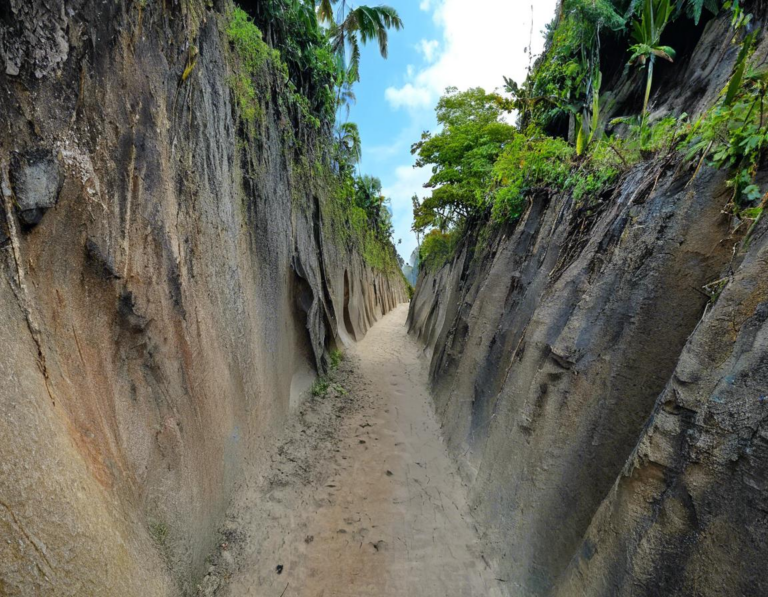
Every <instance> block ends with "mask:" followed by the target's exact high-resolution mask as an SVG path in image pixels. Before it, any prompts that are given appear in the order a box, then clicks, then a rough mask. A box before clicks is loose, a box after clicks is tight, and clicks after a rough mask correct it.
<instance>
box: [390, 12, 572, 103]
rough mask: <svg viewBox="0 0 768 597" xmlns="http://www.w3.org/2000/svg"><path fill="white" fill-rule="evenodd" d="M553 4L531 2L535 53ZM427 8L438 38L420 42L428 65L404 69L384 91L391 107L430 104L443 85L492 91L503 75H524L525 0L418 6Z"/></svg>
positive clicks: (527, 22) (526, 39) (528, 14)
mask: <svg viewBox="0 0 768 597" xmlns="http://www.w3.org/2000/svg"><path fill="white" fill-rule="evenodd" d="M531 2H532V0H531ZM556 3H557V0H536V3H535V5H534V6H533V37H532V41H533V53H534V55H535V54H538V53H539V52H540V51H541V49H542V45H543V36H542V35H541V30H542V29H543V28H544V25H545V24H546V22H547V21H549V20H550V19H551V18H552V15H553V14H554V11H555V5H556ZM425 6H426V8H425ZM430 7H434V13H433V19H434V21H435V23H436V24H437V25H438V27H440V28H441V29H442V30H443V39H442V42H440V41H438V40H432V41H427V40H422V41H421V42H420V44H419V51H420V52H421V53H422V54H423V55H424V57H425V59H426V61H427V62H428V63H431V64H428V65H427V66H425V67H424V68H422V69H420V70H418V71H416V72H415V73H414V72H407V73H406V79H405V83H404V84H403V85H402V86H401V87H389V88H388V89H387V90H386V92H385V93H386V99H387V101H388V102H389V103H390V105H391V106H392V107H394V108H401V107H407V108H416V107H424V106H427V105H430V104H433V103H434V102H436V101H437V99H438V98H439V97H440V95H441V94H442V93H443V91H444V90H445V88H446V87H448V86H455V87H458V88H459V89H468V88H470V87H477V86H480V87H483V88H485V89H486V90H488V91H491V90H493V89H496V88H498V87H500V86H501V85H502V84H503V79H502V76H503V75H506V76H509V77H512V78H513V79H515V80H517V81H522V80H523V79H524V78H525V74H526V71H527V67H528V64H529V57H528V54H527V53H524V50H525V48H526V47H527V46H528V43H529V40H531V14H532V13H531V9H532V6H531V3H529V2H528V1H527V0H526V1H523V0H475V1H474V2H473V3H472V4H471V5H469V4H467V2H466V0H435V1H434V3H433V0H423V1H422V3H421V5H420V8H422V10H428V9H429V8H430ZM438 46H439V47H440V48H441V51H439V52H438Z"/></svg>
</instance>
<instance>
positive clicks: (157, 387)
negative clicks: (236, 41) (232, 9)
mask: <svg viewBox="0 0 768 597" xmlns="http://www.w3.org/2000/svg"><path fill="white" fill-rule="evenodd" d="M228 9H229V5H228V3H226V2H216V3H210V2H196V1H178V0H167V1H165V2H145V1H143V0H140V1H136V2H108V3H104V2H97V1H95V0H66V1H64V0H53V1H48V0H46V1H42V0H39V1H37V0H36V1H31V2H17V1H15V0H12V1H11V2H10V3H5V4H4V5H3V6H2V8H0V46H2V58H3V61H2V69H3V74H0V176H2V180H1V181H0V182H1V183H2V199H3V211H2V217H0V247H1V248H0V261H1V263H0V269H2V275H1V276H0V322H2V323H1V324H0V380H1V383H0V408H1V409H2V416H1V417H0V445H1V446H2V448H1V450H2V465H0V593H1V594H3V595H56V596H64V595H78V596H82V595H121V596H131V595H137V596H138V595H141V596H150V595H174V594H179V593H181V592H192V591H194V587H195V583H196V581H197V579H199V577H200V576H201V574H204V573H205V570H204V560H205V558H206V556H207V555H208V554H209V553H210V552H211V550H212V547H213V545H214V543H215V541H216V540H217V529H218V528H219V525H220V524H221V522H222V521H221V518H222V516H223V512H224V509H225V507H226V505H227V502H228V499H229V496H230V495H231V492H232V490H233V487H234V486H235V485H236V483H237V479H238V473H239V470H240V466H241V464H242V463H243V461H244V459H245V458H247V457H248V454H249V453H251V452H253V451H257V450H259V447H260V446H261V445H263V442H264V441H265V440H266V439H267V438H268V437H269V436H270V435H271V434H274V433H277V432H279V429H280V426H281V423H282V422H283V421H285V419H286V417H287V416H288V415H289V414H290V412H291V410H292V408H294V407H295V406H296V404H297V403H298V401H299V400H300V399H301V395H302V393H303V392H305V391H306V390H307V388H308V385H309V384H310V383H311V381H312V379H313V377H314V376H315V375H316V374H317V373H322V372H323V371H324V370H325V368H326V367H327V351H328V350H329V349H330V348H332V347H335V346H340V345H341V344H343V343H345V342H349V341H352V340H354V339H359V338H361V337H362V336H363V335H364V334H365V332H366V330H367V329H368V328H369V327H370V326H371V325H372V324H373V323H374V321H375V320H376V319H377V318H378V317H380V316H381V315H382V314H383V313H385V312H387V311H388V310H390V309H391V308H393V307H394V306H395V305H396V304H397V303H398V302H401V301H403V300H404V298H405V294H404V288H403V286H402V283H401V281H400V279H399V277H390V276H388V275H385V274H382V273H380V272H376V271H374V270H372V269H371V268H370V267H369V266H367V265H366V263H365V262H364V261H363V259H362V258H361V257H360V255H359V254H358V253H357V252H356V251H355V250H354V248H349V247H347V246H345V245H344V244H343V243H340V242H338V241H337V238H336V235H335V234H334V225H333V222H329V221H328V218H327V217H326V210H325V202H326V200H327V197H326V196H325V195H324V189H323V188H322V186H320V185H318V184H314V183H313V181H312V179H311V176H309V175H307V174H306V173H305V171H304V170H302V169H301V168H300V167H296V166H297V164H300V163H305V162H307V161H308V162H310V163H311V161H312V160H313V159H314V158H315V157H316V156H313V155H307V153H306V152H308V151H311V149H305V147H310V148H311V145H310V144H308V143H307V144H306V145H303V144H302V142H301V141H302V140H303V139H306V138H307V137H308V135H309V133H307V132H306V130H304V129H303V128H302V127H301V126H299V125H297V124H296V119H295V114H293V113H292V112H291V111H290V110H289V108H286V107H285V105H284V103H283V102H282V101H281V98H280V96H281V94H283V93H285V88H284V85H285V83H284V82H282V80H281V79H280V77H279V76H278V75H277V74H274V76H273V74H272V73H270V72H269V70H265V73H264V78H263V80H262V81H261V82H260V87H259V91H260V98H259V101H260V105H261V109H262V110H263V113H262V115H261V117H260V119H259V122H258V134H257V135H256V137H255V138H250V137H248V136H247V135H245V133H244V131H243V129H242V127H241V123H239V121H238V119H237V118H236V112H237V111H236V110H235V109H234V108H233V99H232V97H231V92H230V87H229V82H230V77H231V76H232V75H233V72H232V64H231V60H230V57H229V54H228V51H229V50H228V47H227V43H226V38H225V35H224V33H223V27H224V25H223V18H224V17H223V14H224V13H225V12H226V11H227V10H228ZM193 46H194V49H195V50H196V51H197V53H196V55H197V57H196V62H195V63H194V66H193V68H192V70H191V74H190V75H189V76H188V78H186V79H185V78H183V77H182V73H183V72H184V70H185V68H186V67H187V66H189V64H190V63H191V61H192V57H193V56H195V51H194V50H193V49H192V48H193ZM299 124H300V123H299ZM288 133H290V134H288Z"/></svg>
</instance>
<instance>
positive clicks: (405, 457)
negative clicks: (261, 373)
mask: <svg viewBox="0 0 768 597" xmlns="http://www.w3.org/2000/svg"><path fill="white" fill-rule="evenodd" d="M407 310H408V306H407V305H400V306H399V307H398V308H397V309H395V310H394V311H392V312H391V313H389V314H388V315H386V316H385V317H383V318H382V319H381V320H380V321H379V322H378V323H377V324H376V325H375V326H374V327H373V328H372V329H371V330H370V331H369V333H368V335H367V336H366V337H365V339H364V340H362V341H361V342H359V343H358V344H356V345H355V346H353V347H351V348H349V349H348V350H347V353H346V356H345V359H344V360H343V361H342V363H341V365H340V366H339V368H338V369H337V370H336V371H335V372H334V373H333V374H332V376H331V384H330V386H329V389H328V391H327V392H326V394H325V396H318V397H313V398H311V399H309V400H308V401H307V402H306V403H305V404H304V405H303V406H302V407H301V409H300V410H299V412H298V413H296V416H295V417H293V422H292V424H291V426H290V428H289V429H288V430H287V432H286V433H285V434H283V435H281V437H280V438H279V440H278V441H276V442H275V443H274V446H273V449H271V450H269V451H268V453H266V454H263V455H261V457H260V458H254V459H253V461H252V462H251V463H250V464H249V470H250V471H251V473H246V475H244V479H243V483H242V487H241V489H240V491H239V492H238V497H237V499H236V500H235V502H234V504H233V506H232V508H231V510H230V513H229V515H228V519H227V525H226V528H225V529H224V531H223V534H222V541H221V546H220V549H219V551H218V553H217V554H215V555H214V556H213V557H212V558H211V565H210V568H209V574H208V575H207V576H206V577H205V578H204V579H203V582H202V584H201V585H200V594H201V595H214V594H215V595H217V596H222V595H223V596H226V597H245V596H254V597H256V596H258V597H273V596H274V597H299V596H302V597H310V596H311V597H360V596H366V597H376V596H382V597H384V596H387V597H409V596H419V597H430V596H435V597H437V596H440V597H471V596H478V597H480V596H482V597H493V596H494V595H501V594H502V593H501V591H500V587H501V584H502V582H503V581H501V580H498V579H497V578H495V575H494V573H493V571H492V569H491V567H490V565H489V563H488V562H487V561H486V559H485V558H484V556H483V554H482V549H481V542H480V540H479V537H478V535H477V531H476V528H475V526H474V525H473V522H472V517H471V515H470V514H469V512H468V509H467V505H466V501H465V487H464V486H463V484H462V482H461V480H460V478H459V476H458V472H457V470H456V467H455V465H454V463H453V462H452V461H451V459H450V458H449V456H448V453H447V452H446V449H445V446H444V444H443V442H442V440H441V438H440V428H439V425H438V423H437V421H436V418H435V416H434V414H433V410H432V404H431V402H430V398H429V394H428V391H427V386H426V383H427V371H426V360H425V359H424V358H423V357H422V356H421V355H420V351H419V348H418V347H417V345H416V344H415V342H414V341H413V340H412V339H411V338H410V337H409V336H408V335H407V334H406V328H405V325H404V324H405V318H406V315H407Z"/></svg>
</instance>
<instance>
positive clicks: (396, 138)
mask: <svg viewBox="0 0 768 597" xmlns="http://www.w3.org/2000/svg"><path fill="white" fill-rule="evenodd" d="M372 3H378V2H372ZM383 3H385V4H389V5H390V6H393V7H394V8H396V9H397V11H398V12H399V13H400V16H401V18H402V19H403V21H404V23H405V28H404V29H403V30H402V31H398V32H392V33H391V34H390V38H389V58H388V59H387V60H383V59H382V58H381V57H380V56H379V55H378V48H377V47H376V45H375V44H371V45H369V46H368V47H365V48H363V52H362V62H361V81H360V83H358V84H357V85H356V87H355V94H356V96H357V103H356V105H354V106H353V107H352V110H351V112H350V117H349V118H350V120H352V121H354V122H357V123H358V125H359V127H360V135H361V137H362V142H363V159H362V162H361V170H362V172H364V173H366V174H370V175H372V176H377V177H379V178H380V179H381V182H382V184H383V186H384V194H385V195H386V196H387V197H389V198H390V199H391V200H392V211H393V222H394V225H395V235H394V238H395V242H397V241H398V240H399V239H401V240H402V244H400V245H398V247H397V248H398V251H399V252H400V254H401V255H402V256H403V258H404V259H406V261H407V260H408V258H409V257H410V255H411V252H412V251H413V249H414V248H415V247H416V236H415V235H414V234H413V232H411V222H412V214H411V197H412V196H413V194H414V193H416V194H418V195H419V196H420V197H424V196H426V195H427V194H428V193H429V190H428V189H424V188H423V184H424V182H426V180H427V179H428V178H429V172H428V171H426V170H423V169H422V170H417V169H414V168H413V167H412V166H413V156H412V155H411V154H410V147H411V144H412V143H415V142H416V141H418V139H419V137H420V135H421V132H422V131H424V130H434V129H435V115H434V107H435V105H436V104H437V100H438V99H439V97H440V93H441V92H442V91H443V90H444V89H445V87H447V86H449V85H452V86H456V87H458V88H459V89H468V88H470V87H475V86H480V87H483V88H485V89H486V90H489V91H490V90H492V89H494V88H497V87H498V88H501V86H502V84H503V79H502V76H504V75H506V76H508V77H512V78H514V79H516V80H517V81H522V80H523V79H524V78H525V73H526V69H527V67H528V62H529V57H528V55H527V54H525V53H524V49H525V48H526V46H527V45H528V41H529V39H530V37H531V19H532V16H533V44H534V45H533V48H534V55H536V54H537V53H539V52H540V51H541V46H542V35H541V31H542V30H543V28H544V25H545V24H546V23H547V22H549V21H550V20H551V19H552V17H553V15H554V10H555V5H556V0H535V2H533V6H532V0H527V1H522V0H472V1H471V2H467V1H466V0H386V1H385V2H383Z"/></svg>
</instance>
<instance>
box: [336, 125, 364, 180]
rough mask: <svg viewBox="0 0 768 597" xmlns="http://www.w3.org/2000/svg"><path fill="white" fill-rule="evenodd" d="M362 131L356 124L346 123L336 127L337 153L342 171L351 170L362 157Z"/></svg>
mask: <svg viewBox="0 0 768 597" xmlns="http://www.w3.org/2000/svg"><path fill="white" fill-rule="evenodd" d="M361 147H362V144H361V142H360V131H359V129H358V128H357V125H356V124H355V123H354V122H344V123H342V124H340V125H339V126H338V127H336V152H337V162H338V164H339V169H340V170H345V169H347V168H349V169H350V170H351V169H352V168H353V167H354V165H355V164H357V163H358V162H359V161H360V158H361V157H362V150H361Z"/></svg>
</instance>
